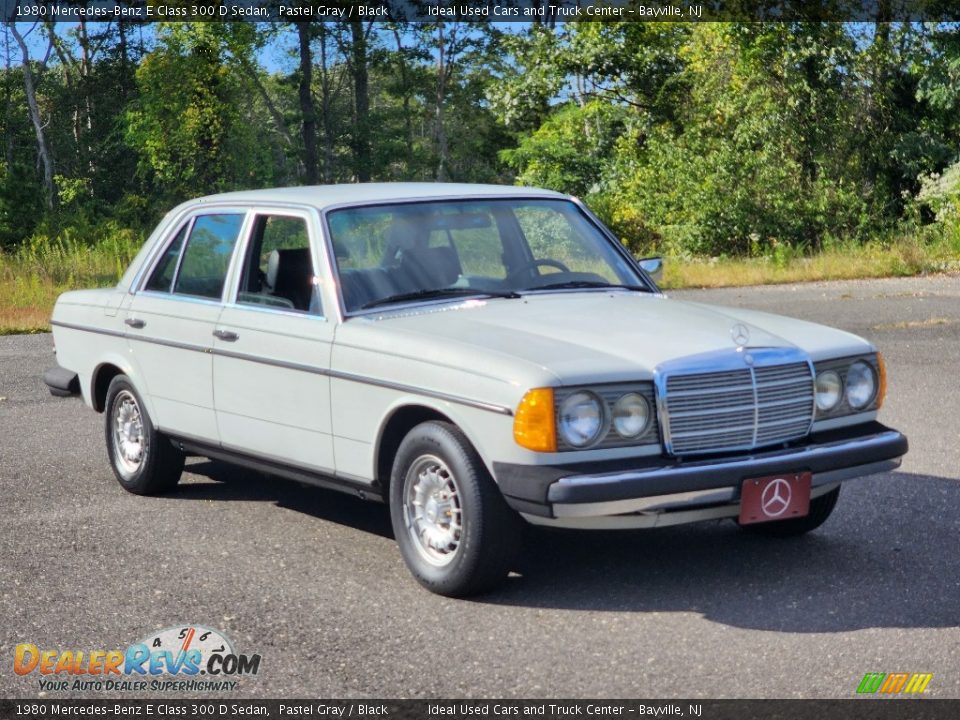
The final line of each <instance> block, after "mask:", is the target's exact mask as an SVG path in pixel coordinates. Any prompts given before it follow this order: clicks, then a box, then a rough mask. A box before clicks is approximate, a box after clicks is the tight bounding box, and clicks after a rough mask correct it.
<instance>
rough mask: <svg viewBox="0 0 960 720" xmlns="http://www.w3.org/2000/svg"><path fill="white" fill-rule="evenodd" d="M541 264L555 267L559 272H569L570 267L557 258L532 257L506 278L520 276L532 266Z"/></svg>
mask: <svg viewBox="0 0 960 720" xmlns="http://www.w3.org/2000/svg"><path fill="white" fill-rule="evenodd" d="M541 265H545V266H546V267H552V268H556V269H557V270H560V271H561V272H566V273H568V272H570V268H568V267H567V266H566V265H564V264H563V263H562V262H560V261H559V260H551V259H550V258H534V259H533V260H531V261H530V262H526V263H524V264H523V265H521V266H520V267H518V268H517V269H516V270H514V271H513V272H511V273H510V276H509V277H508V278H507V280H514V279H516V278H517V277H518V276H520V275H521V274H522V273H525V272H526V271H527V270H532V269H533V268H537V267H540V266H541Z"/></svg>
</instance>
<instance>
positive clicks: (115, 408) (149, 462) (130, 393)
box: [104, 375, 184, 495]
mask: <svg viewBox="0 0 960 720" xmlns="http://www.w3.org/2000/svg"><path fill="white" fill-rule="evenodd" d="M104 420H105V422H104V430H105V434H106V441H107V455H108V456H109V458H110V466H111V467H112V468H113V474H114V475H116V477H117V480H118V481H119V483H120V485H121V486H123V488H124V490H127V491H129V492H132V493H135V494H137V495H153V494H155V493H160V492H163V491H165V490H169V489H170V488H172V487H174V486H175V485H176V484H177V483H178V482H179V480H180V475H181V473H182V472H183V461H184V455H183V453H182V452H180V451H179V450H177V449H176V448H175V447H174V446H173V445H172V444H171V443H170V441H169V440H168V439H167V438H166V437H164V435H163V434H162V433H160V432H158V431H157V430H156V428H154V426H153V423H152V422H151V421H150V416H149V415H147V411H146V408H145V407H144V405H143V401H142V400H141V399H140V395H139V394H137V391H136V389H135V388H134V387H133V384H132V383H131V382H130V379H129V378H128V377H127V376H126V375H117V376H116V377H115V378H113V380H112V381H111V382H110V387H109V388H107V401H106V411H105V412H104Z"/></svg>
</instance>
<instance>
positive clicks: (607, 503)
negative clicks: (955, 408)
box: [45, 184, 907, 595]
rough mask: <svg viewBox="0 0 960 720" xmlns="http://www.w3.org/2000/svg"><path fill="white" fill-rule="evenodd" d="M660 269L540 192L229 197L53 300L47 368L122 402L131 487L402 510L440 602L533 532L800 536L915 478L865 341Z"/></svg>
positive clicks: (488, 577) (404, 543)
mask: <svg viewBox="0 0 960 720" xmlns="http://www.w3.org/2000/svg"><path fill="white" fill-rule="evenodd" d="M658 269H659V261H658V260H656V259H653V260H645V261H639V262H638V261H637V260H635V259H634V258H633V257H632V256H631V255H630V254H629V253H628V252H627V251H626V250H625V249H624V247H623V245H622V244H621V243H620V242H618V241H617V239H616V238H615V237H613V235H611V233H610V232H609V231H608V230H607V229H606V228H604V226H603V225H602V224H601V223H600V222H599V221H598V220H597V218H596V217H594V216H593V215H592V214H591V213H590V211H589V210H588V209H587V208H586V207H585V206H584V205H583V204H582V203H581V202H579V201H578V200H577V199H575V198H571V197H567V196H564V195H561V194H558V193H555V192H549V191H546V190H537V189H531V188H516V187H497V186H484V185H457V184H365V185H342V186H329V187H300V188H286V189H276V190H258V191H251V192H237V193H228V194H222V195H214V196H210V197H204V198H199V199H197V200H193V201H191V202H187V203H184V204H183V205H181V206H179V207H177V208H175V209H174V210H173V211H171V212H170V213H169V214H168V215H167V216H166V217H165V218H164V219H163V221H162V222H161V223H160V225H159V226H158V227H157V229H156V230H155V231H154V233H153V234H152V235H151V236H150V238H149V240H148V241H147V242H146V244H145V245H144V247H143V249H142V251H141V252H140V254H139V255H138V256H137V257H136V259H135V260H134V261H133V263H132V265H131V266H130V268H129V269H128V270H127V272H126V274H125V275H124V276H123V278H122V279H121V280H120V282H119V284H118V285H117V286H116V287H114V288H110V289H101V290H83V291H76V292H68V293H65V294H64V295H62V296H61V297H60V299H59V300H58V302H57V305H56V309H55V310H54V314H53V319H52V323H51V324H52V326H53V332H54V340H55V345H56V350H57V359H58V363H59V366H58V367H56V368H53V369H52V370H50V371H48V372H47V374H46V376H45V380H46V382H47V384H48V385H49V386H50V389H51V391H52V392H54V393H55V394H58V395H69V394H76V393H79V394H81V395H82V396H83V400H84V401H85V402H86V403H87V404H88V405H89V406H90V407H92V408H93V409H94V410H96V411H97V412H100V413H103V415H104V425H105V430H106V433H105V434H106V445H107V452H108V454H109V458H110V463H111V464H112V466H113V470H114V473H115V474H116V476H117V479H118V480H119V482H120V485H121V486H123V488H125V489H126V490H128V491H130V492H133V493H140V494H148V493H159V492H165V491H170V490H171V489H172V488H173V487H174V486H175V485H176V484H177V482H178V480H179V478H180V475H181V472H182V470H183V465H184V458H185V456H187V455H200V456H206V457H209V458H214V459H218V460H223V461H227V462H234V463H241V464H243V465H245V466H247V467H252V468H256V469H259V470H262V471H263V472H265V473H269V474H272V475H279V476H285V477H288V478H293V479H296V480H298V481H302V482H307V483H312V484H315V485H318V486H320V487H323V488H333V489H338V490H343V491H346V492H350V493H354V494H356V495H358V496H360V497H362V498H367V499H370V500H376V501H381V502H385V503H387V504H388V505H389V508H390V515H391V518H392V522H393V528H394V532H395V535H396V539H397V542H398V544H399V546H400V551H401V553H402V555H403V558H404V560H405V561H406V563H407V565H408V567H409V568H410V570H411V572H412V573H413V575H414V577H415V578H416V579H417V580H418V581H419V582H420V583H421V584H423V585H424V586H425V587H427V588H428V589H430V590H432V591H434V592H438V593H442V594H446V595H467V594H471V593H476V592H480V591H483V590H485V589H488V588H491V587H492V586H494V585H496V584H497V583H499V582H501V581H502V580H503V578H505V577H506V575H507V573H508V571H509V569H510V568H511V562H512V560H513V558H514V556H515V554H516V552H517V550H518V547H519V543H520V536H521V533H520V530H521V527H522V525H523V522H529V523H535V524H539V525H548V526H558V527H568V528H583V529H592V528H645V527H654V526H663V525H670V524H678V523H689V522H695V521H699V520H707V519H715V518H724V517H728V518H731V519H733V520H734V521H736V522H738V523H739V524H740V525H741V526H743V527H744V528H746V529H749V530H753V531H756V532H762V533H765V534H767V535H770V536H787V535H798V534H802V533H806V532H808V531H810V530H813V529H814V528H816V527H818V526H819V525H821V524H822V523H823V522H824V521H825V520H826V519H827V517H828V516H829V515H830V513H831V511H832V510H833V508H834V505H835V504H836V502H837V497H838V495H839V493H840V486H841V483H843V482H844V481H846V480H850V479H852V478H856V477H860V476H864V475H870V474H872V473H878V472H884V471H888V470H891V469H893V468H896V467H897V466H898V465H899V463H900V458H901V456H903V454H904V453H905V452H906V451H907V440H906V438H905V437H904V436H903V435H902V434H900V433H899V432H897V431H895V430H891V429H889V428H887V427H885V426H883V425H881V424H880V423H879V422H877V413H878V410H879V409H880V406H881V404H882V403H883V397H884V390H885V369H884V363H883V358H882V357H881V355H880V353H879V352H877V349H876V348H874V347H873V346H872V345H871V344H870V343H868V342H867V341H865V340H863V339H861V338H859V337H856V336H854V335H850V334H848V333H846V332H841V331H838V330H833V329H830V328H827V327H823V326H820V325H814V324H811V323H808V322H802V321H799V320H792V319H788V318H784V317H778V316H774V315H769V314H765V313H760V312H753V311H747V310H733V309H727V308H721V307H713V306H710V305H704V304H699V303H692V302H682V301H678V300H673V299H670V298H668V297H666V296H665V295H664V294H663V293H661V292H660V290H659V289H658V288H657V285H656V284H655V281H654V279H653V277H652V276H653V275H655V274H656V272H657V270H658Z"/></svg>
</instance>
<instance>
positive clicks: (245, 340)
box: [213, 210, 334, 474]
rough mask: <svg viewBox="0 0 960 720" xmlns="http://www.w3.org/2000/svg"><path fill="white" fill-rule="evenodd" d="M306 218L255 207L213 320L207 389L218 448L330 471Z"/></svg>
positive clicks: (320, 335) (328, 327) (320, 323)
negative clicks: (234, 273)
mask: <svg viewBox="0 0 960 720" xmlns="http://www.w3.org/2000/svg"><path fill="white" fill-rule="evenodd" d="M311 227H312V222H311V218H310V215H309V214H307V213H298V212H296V211H293V210H289V211H287V210H284V211H274V210H270V211H267V210H264V211H262V212H255V213H254V214H253V217H252V219H251V222H250V224H249V233H248V238H247V243H246V246H245V249H244V259H243V263H242V265H241V266H240V269H239V272H238V273H237V276H236V278H235V281H234V283H233V284H234V285H235V287H233V288H232V293H231V296H230V299H231V302H228V303H227V304H226V307H225V308H224V310H223V313H222V314H221V316H220V318H219V321H218V322H217V327H216V333H215V338H214V355H213V378H214V380H213V387H214V403H215V407H216V418H217V426H218V429H219V434H220V441H221V444H222V445H223V447H224V448H226V449H229V450H234V451H238V452H241V453H248V454H251V455H256V456H258V457H262V458H267V459H271V460H275V461H277V462H280V463H283V464H286V465H295V466H299V467H303V468H308V469H311V470H315V471H318V472H324V473H331V474H332V473H333V470H334V463H333V439H332V433H331V426H330V379H329V377H328V376H327V371H328V369H329V367H330V350H331V343H332V340H333V326H334V323H333V322H329V321H328V320H327V318H326V317H325V315H324V308H323V306H322V301H321V297H320V293H319V291H318V281H317V279H316V278H317V276H318V273H317V270H316V267H317V265H316V261H317V259H318V258H319V255H315V253H314V248H318V247H319V243H318V242H317V241H316V240H315V241H314V242H313V245H312V246H311V235H312V234H313V233H312V232H311Z"/></svg>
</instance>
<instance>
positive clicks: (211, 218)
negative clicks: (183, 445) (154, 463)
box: [124, 209, 246, 443]
mask: <svg viewBox="0 0 960 720" xmlns="http://www.w3.org/2000/svg"><path fill="white" fill-rule="evenodd" d="M245 219H246V212H245V211H244V210H234V209H223V210H212V209H211V210H207V211H205V212H202V213H197V214H194V215H192V216H190V217H188V218H187V219H186V220H185V221H184V222H183V224H182V225H181V226H180V227H179V229H178V230H177V231H176V232H175V233H174V235H173V236H172V237H171V239H170V240H169V241H168V243H167V246H166V248H165V249H164V250H163V252H162V253H161V254H160V256H159V257H158V259H157V261H156V262H155V264H154V266H153V268H152V269H151V270H150V272H149V273H148V274H147V276H146V280H145V281H144V283H143V285H142V286H141V287H140V288H139V289H138V290H137V292H136V293H135V295H134V297H133V300H132V301H131V303H130V305H129V307H128V309H127V311H126V317H125V320H124V322H125V323H126V328H125V329H126V331H127V336H128V339H129V344H130V351H131V353H132V354H133V356H134V361H135V362H136V364H137V365H139V367H140V372H141V374H142V378H143V383H144V385H145V387H144V388H143V389H144V391H145V392H147V393H148V395H149V396H150V398H151V400H152V409H153V414H154V415H155V417H154V421H155V422H156V424H157V426H158V427H160V428H162V429H163V430H165V431H167V432H171V433H175V434H179V435H183V436H186V437H190V438H196V439H199V440H203V441H207V442H214V443H215V442H216V441H217V424H216V419H215V416H214V411H213V359H212V355H211V352H212V349H213V331H214V329H215V327H216V322H217V319H218V318H219V316H220V312H221V311H222V309H223V294H224V288H225V286H226V278H227V274H228V272H229V268H230V263H231V260H232V257H233V253H234V250H235V248H236V245H237V241H238V239H239V238H240V235H241V232H242V229H243V226H244V222H245Z"/></svg>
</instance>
